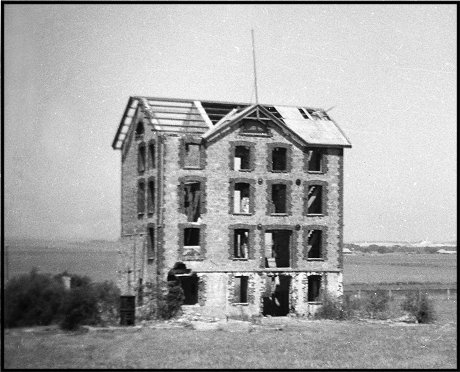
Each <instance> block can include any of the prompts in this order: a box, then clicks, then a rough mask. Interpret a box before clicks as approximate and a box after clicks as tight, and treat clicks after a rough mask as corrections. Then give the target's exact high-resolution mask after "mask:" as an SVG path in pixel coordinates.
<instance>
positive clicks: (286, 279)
mask: <svg viewBox="0 0 460 372" xmlns="http://www.w3.org/2000/svg"><path fill="white" fill-rule="evenodd" d="M290 286H291V277H290V276H288V275H274V276H267V278H266V281H265V291H264V293H263V295H262V298H263V309H262V315H264V316H267V315H270V316H286V315H287V314H289V307H290V306H289V289H290Z"/></svg>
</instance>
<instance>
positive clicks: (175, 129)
mask: <svg viewBox="0 0 460 372" xmlns="http://www.w3.org/2000/svg"><path fill="white" fill-rule="evenodd" d="M139 109H140V110H142V112H143V113H144V116H145V121H144V122H146V123H147V124H148V125H150V126H151V128H152V129H153V130H156V131H159V132H166V133H180V134H190V135H196V136H199V137H202V138H204V139H209V138H211V137H213V136H214V135H215V134H216V133H218V132H220V131H221V130H225V128H228V127H230V126H231V125H232V124H235V123H237V122H238V121H239V120H241V119H242V118H243V117H246V116H249V115H251V114H252V113H253V112H255V111H256V110H258V111H259V112H261V113H263V114H264V115H265V116H266V117H268V118H270V120H271V121H273V122H274V123H276V124H277V125H278V126H279V127H280V128H281V129H283V130H284V131H285V132H286V133H287V134H288V135H290V136H291V137H292V138H293V139H295V140H296V141H300V142H302V143H303V144H304V145H307V146H308V145H315V146H329V147H351V143H350V141H349V140H348V138H347V137H346V135H345V134H344V133H343V131H342V130H341V129H340V127H339V126H338V125H337V124H336V123H335V122H334V121H333V120H332V119H331V118H330V117H329V115H328V114H327V113H326V112H325V111H324V110H322V109H318V108H309V107H296V106H278V105H277V106H275V105H267V104H257V105H255V104H248V103H240V102H220V101H206V100H201V101H200V100H187V99H173V98H159V97H144V96H131V97H130V98H129V100H128V104H127V106H126V109H125V112H124V114H123V117H122V119H121V122H120V125H119V126H118V130H117V133H116V134H115V138H114V140H113V142H112V147H113V148H114V149H121V147H122V146H123V142H124V140H125V138H126V135H127V133H128V130H129V128H130V126H131V123H132V121H133V119H134V117H135V115H136V112H137V110H139Z"/></svg>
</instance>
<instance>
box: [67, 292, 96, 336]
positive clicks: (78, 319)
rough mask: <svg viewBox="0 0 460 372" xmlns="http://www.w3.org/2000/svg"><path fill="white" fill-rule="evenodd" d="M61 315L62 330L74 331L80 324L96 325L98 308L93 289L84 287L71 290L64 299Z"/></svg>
mask: <svg viewBox="0 0 460 372" xmlns="http://www.w3.org/2000/svg"><path fill="white" fill-rule="evenodd" d="M61 314H62V320H61V323H60V326H61V328H62V329H66V330H76V329H78V328H79V327H80V326H81V325H82V324H96V323H97V320H98V308H97V298H96V295H95V291H94V289H93V288H91V287H86V286H81V287H76V288H72V289H71V290H70V291H69V292H68V293H67V294H66V296H65V297H64V301H63V304H62V307H61Z"/></svg>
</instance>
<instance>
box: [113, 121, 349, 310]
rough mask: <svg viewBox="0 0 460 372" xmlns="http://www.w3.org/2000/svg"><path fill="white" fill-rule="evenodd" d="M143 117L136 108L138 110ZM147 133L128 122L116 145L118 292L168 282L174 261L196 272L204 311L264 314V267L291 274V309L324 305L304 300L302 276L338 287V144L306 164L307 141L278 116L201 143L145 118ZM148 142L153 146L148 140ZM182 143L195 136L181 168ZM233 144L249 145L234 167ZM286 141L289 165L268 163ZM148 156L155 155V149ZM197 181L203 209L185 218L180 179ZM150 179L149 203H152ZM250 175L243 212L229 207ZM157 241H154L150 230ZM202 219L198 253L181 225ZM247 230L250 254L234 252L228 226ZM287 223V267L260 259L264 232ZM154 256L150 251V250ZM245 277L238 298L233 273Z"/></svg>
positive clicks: (340, 199) (340, 182) (328, 288)
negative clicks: (313, 207)
mask: <svg viewBox="0 0 460 372" xmlns="http://www.w3.org/2000/svg"><path fill="white" fill-rule="evenodd" d="M136 115H138V116H139V119H140V120H142V114H141V113H138V114H136ZM144 126H145V130H144V133H143V134H138V135H136V134H135V129H133V128H131V129H130V131H129V132H128V134H127V137H126V140H125V141H124V144H123V147H122V182H121V194H122V206H121V225H122V234H121V235H122V239H121V241H122V246H123V248H122V249H121V250H120V254H119V261H120V265H119V270H118V274H119V275H118V278H119V279H118V285H119V287H120V289H121V291H122V293H123V294H131V295H137V294H138V291H139V283H140V281H139V279H142V283H144V286H145V288H148V287H149V286H153V285H159V284H160V283H164V282H165V281H166V277H167V273H168V271H169V270H170V269H171V268H172V267H173V266H174V264H175V263H176V262H179V261H180V262H184V263H185V264H186V267H187V268H188V269H191V270H192V272H194V273H196V274H197V275H198V303H197V304H196V305H192V306H195V307H196V308H197V309H199V310H200V311H202V312H203V314H213V315H215V316H222V317H225V316H239V315H242V314H245V315H247V316H251V315H260V314H261V313H262V311H263V306H264V302H263V296H264V295H266V293H265V292H266V286H267V284H266V283H267V280H268V279H267V278H268V277H269V275H271V276H273V275H284V276H288V277H290V278H291V279H290V285H289V312H291V313H295V314H298V315H305V316H307V315H309V314H310V315H311V314H313V313H314V312H315V311H316V310H317V309H318V306H320V304H318V303H309V302H308V301H307V299H308V276H309V275H320V276H321V278H322V281H321V286H322V288H321V290H322V292H325V291H328V292H330V293H336V294H338V295H341V293H342V291H343V288H342V285H343V284H342V273H341V271H342V268H343V255H342V247H343V149H341V148H323V149H322V170H321V172H309V171H308V161H307V156H308V152H307V151H308V148H305V147H303V146H300V145H299V144H298V143H297V142H294V141H292V139H291V138H289V137H288V136H287V135H286V134H284V133H283V132H282V131H281V130H280V129H279V127H278V126H277V125H274V124H268V132H267V133H268V134H269V135H267V134H257V133H256V134H250V135H248V134H247V133H244V132H243V131H241V129H240V126H239V125H235V126H234V127H232V128H230V129H228V130H227V131H226V132H225V134H223V135H220V136H218V137H216V139H215V140H213V141H211V142H208V143H207V142H206V141H204V140H203V139H202V138H200V137H199V136H190V135H187V136H183V135H180V134H173V133H163V134H159V133H158V132H155V131H153V130H152V127H151V126H150V125H147V124H145V125H144ZM151 144H152V145H153V147H152V149H153V152H154V153H153V154H152V153H151V148H150V145H151ZM187 144H199V145H200V146H201V147H200V153H199V166H196V167H190V166H189V167H187V166H186V164H185V160H184V159H185V151H186V145H187ZM142 146H145V147H144V148H145V167H144V169H143V170H142V171H139V170H140V168H139V151H140V148H142ZM236 146H246V147H248V148H249V149H250V151H249V152H250V157H249V168H248V169H241V170H235V169H234V156H235V148H236ZM276 147H281V148H286V170H280V171H273V164H272V153H273V149H275V148H276ZM152 155H153V156H152ZM188 181H198V182H200V192H201V195H200V198H201V199H200V203H201V208H200V212H201V213H200V218H199V219H198V221H197V222H190V221H188V220H187V215H186V213H185V209H184V185H185V183H186V182H188ZM140 182H141V183H142V182H143V183H144V184H145V193H146V194H145V197H144V200H145V205H144V212H143V213H138V208H139V197H138V190H139V186H138V185H139V183H140ZM149 182H153V184H154V198H153V200H154V203H153V205H150V204H148V203H149V200H150V197H149V194H148V192H150V190H149ZM240 182H241V183H248V184H249V185H250V187H249V213H234V212H235V211H234V205H235V204H234V200H233V198H234V189H235V184H236V183H240ZM274 184H284V185H286V205H287V209H286V213H276V214H274V213H272V211H271V207H270V203H271V201H272V195H271V193H272V185H274ZM312 185H317V186H322V194H321V197H322V213H321V214H314V215H308V214H307V200H308V199H307V195H308V188H309V186H312ZM148 228H154V232H155V241H154V244H153V247H152V246H150V245H149V244H150V242H149V241H148V239H149V230H148ZM186 228H199V229H200V239H199V244H200V245H199V249H198V252H199V253H198V254H189V255H184V254H185V253H186V251H188V249H184V229H186ZM236 229H247V230H249V247H248V256H247V258H243V259H242V258H238V259H235V256H234V231H235V230H236ZM272 230H288V231H290V243H289V247H288V249H289V267H282V268H273V267H270V268H266V267H265V266H266V263H265V262H266V261H265V249H266V247H265V245H266V242H265V233H266V232H267V231H272ZM309 230H321V231H322V242H321V244H322V257H321V258H320V259H308V250H307V245H308V244H307V243H308V231H309ZM148 250H153V252H154V253H153V257H151V259H147V258H146V257H147V256H148V255H147V253H146V252H147V251H148ZM238 276H244V277H247V278H248V283H247V285H248V287H247V299H248V301H247V303H246V304H235V303H234V298H235V278H236V277H238Z"/></svg>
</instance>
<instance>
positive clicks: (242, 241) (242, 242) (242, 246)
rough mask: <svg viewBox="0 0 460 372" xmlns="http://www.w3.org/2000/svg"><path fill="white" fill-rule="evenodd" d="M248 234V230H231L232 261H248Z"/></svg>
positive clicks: (249, 232)
mask: <svg viewBox="0 0 460 372" xmlns="http://www.w3.org/2000/svg"><path fill="white" fill-rule="evenodd" d="M250 234H251V230H249V229H233V259H235V260H245V261H247V260H248V259H249V241H250Z"/></svg>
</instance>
